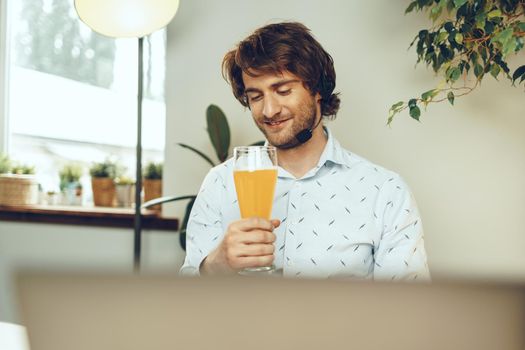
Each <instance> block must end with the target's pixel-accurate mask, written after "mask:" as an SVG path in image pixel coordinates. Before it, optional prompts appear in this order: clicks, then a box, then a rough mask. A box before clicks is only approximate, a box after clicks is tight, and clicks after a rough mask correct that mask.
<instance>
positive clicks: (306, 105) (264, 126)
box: [242, 72, 320, 149]
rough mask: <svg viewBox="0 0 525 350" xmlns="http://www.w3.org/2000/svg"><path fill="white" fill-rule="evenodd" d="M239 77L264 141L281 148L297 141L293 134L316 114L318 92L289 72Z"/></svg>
mask: <svg viewBox="0 0 525 350" xmlns="http://www.w3.org/2000/svg"><path fill="white" fill-rule="evenodd" d="M242 77H243V82H244V86H245V90H244V91H245V94H246V97H247V100H248V104H249V106H250V110H251V112H252V116H253V119H254V121H255V123H256V124H257V127H258V128H259V129H260V130H261V131H262V132H263V134H264V136H266V139H267V140H268V142H269V143H270V144H271V145H273V146H275V147H277V148H281V149H287V148H293V147H295V146H297V145H299V142H298V141H297V139H296V138H295V135H297V134H298V133H299V132H300V131H302V130H303V129H307V128H311V127H313V125H314V123H315V121H316V120H317V117H318V115H319V114H320V104H319V100H320V96H319V94H316V95H312V94H311V93H310V91H309V90H308V89H306V88H305V87H304V85H303V82H302V81H301V79H300V78H298V77H297V76H295V75H294V74H292V73H290V72H283V73H279V74H260V75H258V76H255V77H252V76H250V75H248V74H245V73H243V76H242Z"/></svg>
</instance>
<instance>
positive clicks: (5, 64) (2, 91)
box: [0, 0, 11, 153]
mask: <svg viewBox="0 0 525 350" xmlns="http://www.w3.org/2000/svg"><path fill="white" fill-rule="evenodd" d="M10 2H11V0H6V1H1V2H0V153H9V149H8V146H9V118H8V117H7V115H8V113H9V106H8V101H9V89H8V88H7V85H8V82H9V54H8V50H9V40H10V39H9V23H8V18H7V12H8V7H9V4H10Z"/></svg>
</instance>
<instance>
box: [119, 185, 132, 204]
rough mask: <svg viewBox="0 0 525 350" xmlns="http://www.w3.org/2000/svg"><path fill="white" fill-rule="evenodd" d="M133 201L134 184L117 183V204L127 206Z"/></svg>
mask: <svg viewBox="0 0 525 350" xmlns="http://www.w3.org/2000/svg"><path fill="white" fill-rule="evenodd" d="M133 203H135V185H131V184H130V185H118V184H117V205H118V206H119V207H125V208H129V207H131V205H132V204H133Z"/></svg>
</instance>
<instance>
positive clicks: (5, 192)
mask: <svg viewBox="0 0 525 350" xmlns="http://www.w3.org/2000/svg"><path fill="white" fill-rule="evenodd" d="M35 204H38V182H37V181H36V177H35V175H14V174H0V205H35Z"/></svg>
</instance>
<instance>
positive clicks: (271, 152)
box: [233, 146, 277, 274]
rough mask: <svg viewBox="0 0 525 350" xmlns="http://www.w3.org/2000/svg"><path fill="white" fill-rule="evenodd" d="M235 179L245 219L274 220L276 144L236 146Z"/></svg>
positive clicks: (260, 269) (267, 269) (270, 268)
mask: <svg viewBox="0 0 525 350" xmlns="http://www.w3.org/2000/svg"><path fill="white" fill-rule="evenodd" d="M233 157H234V168H233V179H234V182H235V190H236V192H237V200H238V202H239V209H240V211H241V218H243V219H245V218H251V217H259V218H264V219H268V220H270V218H271V215H272V204H273V196H274V192H275V183H276V182H277V151H276V149H275V147H273V146H243V147H235V148H234V149H233ZM274 269H275V267H274V266H273V265H271V266H263V267H252V268H246V269H244V270H242V271H241V272H240V273H241V274H252V273H261V272H267V273H270V272H272V271H273V270H274Z"/></svg>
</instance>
